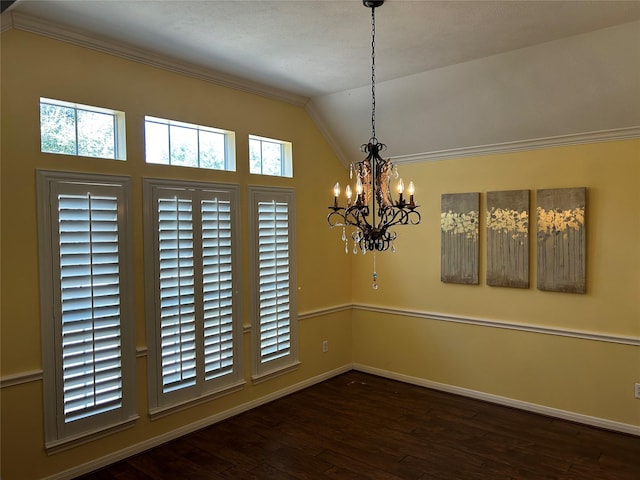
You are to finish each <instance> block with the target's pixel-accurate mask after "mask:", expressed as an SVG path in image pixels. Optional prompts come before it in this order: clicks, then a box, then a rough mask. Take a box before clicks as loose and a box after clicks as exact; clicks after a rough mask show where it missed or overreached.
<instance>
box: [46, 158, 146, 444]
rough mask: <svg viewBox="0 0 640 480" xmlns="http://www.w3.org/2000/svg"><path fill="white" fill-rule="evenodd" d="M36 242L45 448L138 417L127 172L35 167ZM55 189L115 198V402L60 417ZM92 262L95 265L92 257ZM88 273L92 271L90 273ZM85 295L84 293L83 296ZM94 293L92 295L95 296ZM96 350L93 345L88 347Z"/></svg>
mask: <svg viewBox="0 0 640 480" xmlns="http://www.w3.org/2000/svg"><path fill="white" fill-rule="evenodd" d="M36 183H37V193H38V243H39V255H40V306H41V312H40V314H41V325H42V364H43V386H44V388H43V402H44V424H45V425H44V426H45V447H46V449H47V451H48V452H49V453H52V452H55V451H59V450H62V449H66V448H69V447H71V446H74V445H77V444H80V443H84V442H87V441H89V440H91V439H94V438H99V437H101V436H104V435H107V434H109V433H112V432H115V431H120V430H122V429H124V428H127V427H130V426H132V425H133V423H134V422H135V420H136V419H137V418H139V417H138V415H137V412H136V390H135V367H136V365H135V360H136V350H135V324H134V316H133V298H132V296H133V293H132V292H133V276H132V267H131V264H132V262H131V260H132V258H133V257H132V253H131V252H132V251H131V248H132V239H131V220H130V211H129V209H130V198H131V184H130V179H129V178H128V177H122V176H107V175H89V174H79V173H67V172H55V171H47V170H38V171H37V172H36ZM59 194H60V195H78V194H80V195H82V194H85V195H86V194H90V196H93V195H98V196H100V195H104V194H106V195H109V196H115V197H116V198H117V205H118V207H117V212H118V213H117V225H118V280H119V285H118V297H119V300H120V301H119V324H118V326H119V330H120V331H119V333H120V371H119V372H120V374H121V405H120V406H119V407H117V408H111V409H109V410H108V411H105V412H98V413H94V414H89V415H88V416H86V417H84V418H81V419H76V420H70V421H65V410H64V393H63V388H64V382H65V381H64V377H63V357H62V355H63V352H62V350H63V346H62V345H63V343H62V338H63V333H62V328H63V324H62V305H63V300H62V298H63V297H62V294H61V288H62V287H61V273H60V250H59V247H58V245H59V237H58V235H59V223H58V213H57V212H58V198H60V197H59ZM92 265H98V264H96V263H92ZM92 275H93V274H92ZM84 298H87V297H84ZM95 298H98V297H95ZM96 352H97V351H96V350H94V353H96Z"/></svg>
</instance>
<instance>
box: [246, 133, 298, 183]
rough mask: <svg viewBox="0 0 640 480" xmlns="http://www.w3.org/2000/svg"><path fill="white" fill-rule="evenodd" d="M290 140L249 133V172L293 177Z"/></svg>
mask: <svg viewBox="0 0 640 480" xmlns="http://www.w3.org/2000/svg"><path fill="white" fill-rule="evenodd" d="M291 151H292V148H291V143H290V142H283V141H281V140H274V139H272V138H264V137H257V136H255V135H249V173H254V174H257V175H273V176H276V177H293V160H292V154H291Z"/></svg>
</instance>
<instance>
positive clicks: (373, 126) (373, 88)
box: [371, 8, 377, 143]
mask: <svg viewBox="0 0 640 480" xmlns="http://www.w3.org/2000/svg"><path fill="white" fill-rule="evenodd" d="M375 139H376V9H375V8H372V9H371V140H375ZM376 143H377V142H376Z"/></svg>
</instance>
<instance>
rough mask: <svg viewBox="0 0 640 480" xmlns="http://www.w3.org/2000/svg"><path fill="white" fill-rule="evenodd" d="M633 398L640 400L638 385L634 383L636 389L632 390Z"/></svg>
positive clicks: (639, 385)
mask: <svg viewBox="0 0 640 480" xmlns="http://www.w3.org/2000/svg"><path fill="white" fill-rule="evenodd" d="M634 396H635V397H636V398H640V383H636V388H635V390H634Z"/></svg>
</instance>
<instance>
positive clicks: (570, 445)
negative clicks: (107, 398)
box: [81, 371, 640, 480]
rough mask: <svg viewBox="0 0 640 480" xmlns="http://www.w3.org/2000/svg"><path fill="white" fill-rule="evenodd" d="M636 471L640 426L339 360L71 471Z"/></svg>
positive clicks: (275, 475)
mask: <svg viewBox="0 0 640 480" xmlns="http://www.w3.org/2000/svg"><path fill="white" fill-rule="evenodd" d="M81 478H82V479H83V480H106V479H109V480H112V479H117V480H133V479H136V480H149V479H154V480H158V479H161V480H169V479H171V480H174V479H189V480H200V479H270V480H272V479H273V480H289V479H349V480H358V479H402V480H407V479H420V480H434V479H438V480H457V479H460V480H475V479H479V480H480V479H492V480H496V479H501V480H502V479H572V480H578V479H589V480H626V479H630V480H631V479H633V480H638V479H640V437H635V436H631V435H624V434H619V433H614V432H609V431H605V430H600V429H596V428H592V427H588V426H584V425H579V424H575V423H571V422H567V421H563V420H558V419H554V418H549V417H545V416H541V415H536V414H533V413H528V412H523V411H520V410H516V409H512V408H507V407H501V406H497V405H493V404H490V403H485V402H482V401H478V400H473V399H469V398H465V397H459V396H456V395H451V394H447V393H443V392H438V391H434V390H429V389H427V388H422V387H417V386H413V385H408V384H405V383H400V382H396V381H392V380H388V379H384V378H380V377H376V376H372V375H367V374H364V373H360V372H356V371H351V372H348V373H346V374H343V375H340V376H338V377H335V378H333V379H331V380H328V381H326V382H323V383H321V384H318V385H315V386H313V387H310V388H308V389H306V390H303V391H300V392H297V393H295V394H293V395H290V396H287V397H285V398H282V399H279V400H277V401H274V402H272V403H270V404H268V405H264V406H261V407H259V408H256V409H254V410H251V411H249V412H246V413H243V414H241V415H238V416H236V417H234V418H231V419H228V420H225V421H223V422H220V423H218V424H216V425H213V426H211V427H208V428H205V429H203V430H200V431H198V432H195V433H192V434H190V435H187V436H185V437H182V438H180V439H178V440H175V441H173V442H171V443H168V444H166V445H163V446H160V447H157V448H155V449H153V450H150V451H148V452H146V453H143V454H140V455H137V456H135V457H132V458H129V459H127V460H124V461H122V462H120V463H117V464H114V465H112V466H110V467H108V468H106V469H103V470H100V471H97V472H94V473H93V474H90V475H85V476H84V477H81Z"/></svg>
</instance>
